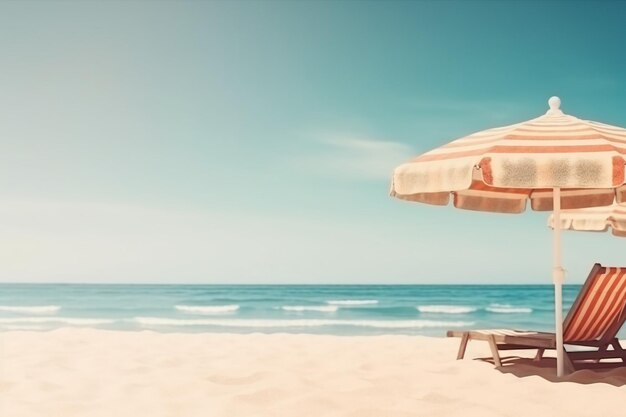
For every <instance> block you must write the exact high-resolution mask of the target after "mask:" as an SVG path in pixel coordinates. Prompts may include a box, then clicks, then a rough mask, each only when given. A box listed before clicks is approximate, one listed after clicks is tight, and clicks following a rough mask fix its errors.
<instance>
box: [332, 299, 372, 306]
mask: <svg viewBox="0 0 626 417" xmlns="http://www.w3.org/2000/svg"><path fill="white" fill-rule="evenodd" d="M326 302H327V303H328V304H331V305H336V306H364V305H373V304H378V300H328V301H326Z"/></svg>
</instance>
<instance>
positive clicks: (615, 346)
mask: <svg viewBox="0 0 626 417" xmlns="http://www.w3.org/2000/svg"><path fill="white" fill-rule="evenodd" d="M611 346H613V350H615V351H616V352H624V349H623V348H622V345H621V344H620V343H619V340H618V339H617V338H615V339H613V341H612V342H611ZM622 362H626V358H624V356H622Z"/></svg>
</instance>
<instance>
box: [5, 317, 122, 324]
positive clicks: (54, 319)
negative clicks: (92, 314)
mask: <svg viewBox="0 0 626 417" xmlns="http://www.w3.org/2000/svg"><path fill="white" fill-rule="evenodd" d="M114 321H115V320H111V319H97V318H94V319H91V318H89V319H87V318H72V317H13V318H0V324H19V323H62V324H69V325H72V326H94V325H98V324H109V323H113V322H114Z"/></svg>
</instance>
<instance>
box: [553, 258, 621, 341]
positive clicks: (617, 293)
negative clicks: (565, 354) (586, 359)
mask: <svg viewBox="0 0 626 417" xmlns="http://www.w3.org/2000/svg"><path fill="white" fill-rule="evenodd" d="M625 303H626V269H624V268H603V269H601V270H600V271H599V273H598V274H597V275H596V277H595V278H594V281H593V283H592V284H591V287H590V288H589V290H588V291H587V293H586V294H585V296H584V298H583V300H582V301H581V303H580V305H579V307H578V308H577V309H576V310H575V311H574V315H573V316H572V317H571V318H570V319H569V321H568V324H567V327H566V328H565V329H564V330H563V340H564V341H565V343H567V342H580V341H594V340H599V339H600V338H602V336H604V334H605V333H606V332H607V330H609V328H611V326H612V325H613V324H614V323H615V321H616V320H617V319H618V318H619V317H620V315H621V314H622V311H623V309H624V305H625Z"/></svg>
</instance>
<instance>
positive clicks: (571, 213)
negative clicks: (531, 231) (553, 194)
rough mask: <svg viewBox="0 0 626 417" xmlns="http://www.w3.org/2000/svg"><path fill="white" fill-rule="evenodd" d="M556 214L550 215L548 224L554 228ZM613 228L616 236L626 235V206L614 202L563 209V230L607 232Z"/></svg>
mask: <svg viewBox="0 0 626 417" xmlns="http://www.w3.org/2000/svg"><path fill="white" fill-rule="evenodd" d="M555 224H556V222H555V221H554V215H550V218H549V219H548V226H550V227H551V228H553V229H554V225H555ZM609 229H611V232H612V233H613V235H615V236H619V237H626V206H620V205H619V204H612V205H610V206H606V207H592V208H584V209H577V210H563V211H561V230H581V231H587V232H606V231H607V230H609Z"/></svg>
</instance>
